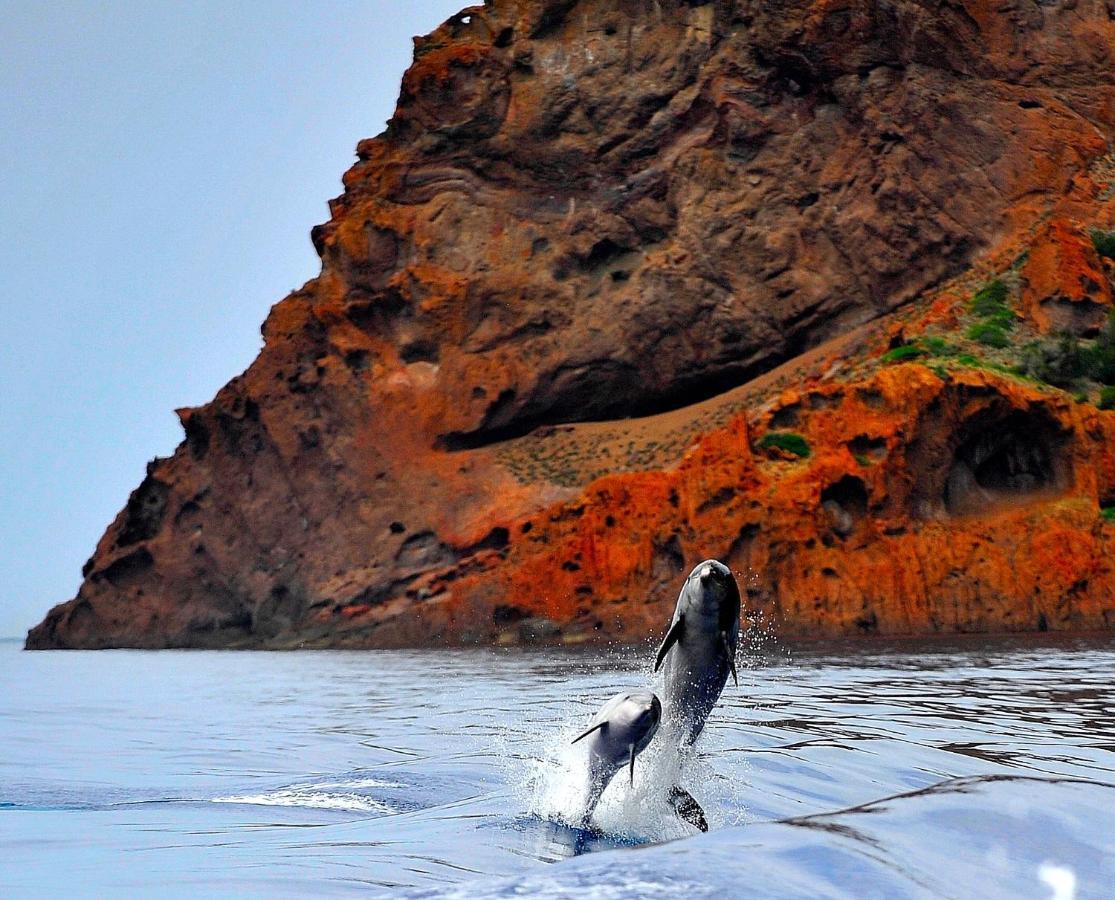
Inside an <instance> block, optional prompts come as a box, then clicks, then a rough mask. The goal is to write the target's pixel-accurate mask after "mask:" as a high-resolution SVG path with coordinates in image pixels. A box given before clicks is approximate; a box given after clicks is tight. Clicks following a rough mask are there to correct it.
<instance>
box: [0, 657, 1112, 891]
mask: <svg viewBox="0 0 1115 900" xmlns="http://www.w3.org/2000/svg"><path fill="white" fill-rule="evenodd" d="M650 658H651V654H650V652H649V650H644V651H639V652H636V651H631V650H627V651H623V652H617V653H612V654H609V653H599V652H595V653H594V652H587V653H570V652H558V651H535V652H531V653H517V652H516V653H512V652H507V653H499V652H493V651H480V650H477V651H439V652H431V651H427V652H366V653H361V652H307V653H231V652H230V653H219V652H161V653H148V652H133V651H102V652H96V653H76V652H69V653H53V652H52V653H25V652H22V651H20V650H19V645H18V644H16V643H12V642H4V643H0V895H2V896H4V897H33V896H102V897H106V896H116V895H121V894H123V895H148V896H155V895H158V896H161V897H165V896H179V895H184V896H206V897H209V896H243V895H263V894H266V895H272V896H273V895H284V896H286V895H290V896H295V895H297V896H307V895H312V896H318V895H330V894H355V893H360V894H365V895H368V894H371V895H375V894H377V893H388V892H390V893H397V892H409V893H414V894H419V895H433V896H441V895H445V894H451V895H458V896H462V897H464V896H468V897H475V896H481V897H506V896H576V897H579V898H584V897H594V896H606V897H625V896H666V895H669V896H673V895H675V894H678V893H682V895H683V896H687V897H702V896H712V895H725V894H726V895H728V896H757V897H799V896H800V897H813V896H836V897H857V898H858V897H871V896H878V897H884V896H885V897H922V896H943V897H1069V896H1073V895H1074V894H1075V896H1079V897H1088V896H1092V897H1099V896H1111V895H1112V892H1113V891H1115V887H1113V886H1115V639H1113V638H1102V639H1101V638H1078V639H1066V638H1062V639H1059V640H1056V639H1048V640H1044V641H1037V640H1033V639H1017V640H1007V639H994V640H992V639H972V640H964V641H948V642H946V641H941V642H936V643H924V642H922V643H894V644H889V645H883V644H879V643H874V644H870V645H857V644H848V645H843V646H826V647H815V648H812V649H809V650H803V651H798V652H795V653H793V654H792V655H790V654H787V653H784V652H781V653H768V654H767V655H766V656H761V655H759V654H758V652H757V651H753V652H752V654H751V655H750V657H749V660H748V662H749V665H748V666H747V668H745V669H741V671H740V685H739V688H738V689H737V688H734V687H732V686H731V684H729V686H728V687H727V688H726V690H725V693H724V697H723V699H722V701H721V705H720V706H719V707H718V708H717V710H716V712H715V713H714V714H713V718H712V719H711V720H710V723H709V727H708V729H707V731H706V735H705V738H704V739H703V742H702V745H701V751H702V753H701V758H700V759H699V760H697V761H696V762H695V763H694V764H693V766H692V767H691V768H690V769H689V770H687V771H685V772H684V773H683V776H682V778H683V783H684V784H685V785H686V786H687V787H688V788H689V789H690V791H691V792H692V793H693V794H694V795H695V796H696V797H697V798H698V799H699V800H701V801H702V803H703V805H704V807H705V810H706V812H707V814H708V817H709V820H710V824H711V825H712V829H711V831H710V832H709V833H708V834H706V835H698V834H694V833H691V830H690V829H689V828H688V826H685V825H683V824H682V823H680V822H678V821H677V820H675V819H672V818H671V817H670V816H669V815H668V814H667V811H666V808H665V806H664V804H663V803H662V800H661V782H662V781H663V780H664V779H667V778H669V777H670V773H668V772H667V771H666V770H668V769H669V767H670V765H671V760H670V759H668V758H667V757H666V755H665V754H659V755H657V756H656V755H655V753H654V752H653V745H652V749H651V750H650V751H648V752H647V754H644V755H643V756H640V758H639V760H638V763H637V765H636V773H635V785H634V788H628V787H627V785H626V783H625V779H623V778H619V779H617V780H616V783H614V784H613V785H612V787H611V788H609V791H608V793H607V794H606V796H605V800H604V802H603V803H602V805H601V808H600V810H599V814H598V821H599V822H600V823H601V824H602V825H603V826H604V828H605V830H606V834H589V833H587V832H580V831H577V830H575V829H572V828H569V827H567V826H564V825H562V824H560V818H561V816H562V814H563V813H565V814H570V815H573V814H575V807H576V804H577V797H578V791H579V787H580V786H579V782H578V772H579V769H578V758H577V756H576V752H577V748H570V747H569V744H568V742H569V739H570V738H571V737H572V736H573V735H574V734H575V733H576V731H577V729H578V726H583V723H585V722H587V721H588V719H589V717H590V716H591V714H592V713H593V712H594V711H595V709H596V708H597V707H598V706H599V704H600V703H601V702H602V701H603V700H604V699H606V698H607V697H609V696H610V695H611V694H612V693H614V692H615V691H617V690H619V689H620V688H622V687H624V686H628V685H642V684H645V683H647V681H648V680H649V679H650V673H649V660H650Z"/></svg>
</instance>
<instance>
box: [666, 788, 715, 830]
mask: <svg viewBox="0 0 1115 900" xmlns="http://www.w3.org/2000/svg"><path fill="white" fill-rule="evenodd" d="M666 799H667V801H668V802H669V804H670V806H672V807H673V810H674V812H675V813H677V815H678V818H679V819H681V820H682V821H684V822H688V823H689V824H690V825H692V826H693V827H694V828H696V829H697V830H698V831H708V820H707V819H706V818H705V811H704V810H703V809H701V804H700V803H698V802H697V801H696V800H694V799H693V795H692V794H691V793H689V791H687V790H685V788H682V787H679V786H678V785H676V784H675V785H674V786H673V787H672V788H670V793H669V795H668V796H667V798H666Z"/></svg>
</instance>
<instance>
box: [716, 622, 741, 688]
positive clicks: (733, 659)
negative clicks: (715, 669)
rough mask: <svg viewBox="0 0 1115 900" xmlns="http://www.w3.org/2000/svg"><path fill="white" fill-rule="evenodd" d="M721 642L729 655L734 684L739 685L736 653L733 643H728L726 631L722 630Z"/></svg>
mask: <svg viewBox="0 0 1115 900" xmlns="http://www.w3.org/2000/svg"><path fill="white" fill-rule="evenodd" d="M720 643H722V644H723V645H724V653H725V655H727V657H728V668H730V669H731V670H732V684H734V685H735V686H736V687H739V679H738V678H737V677H736V654H735V653H734V652H733V651H732V645H731V644H729V643H728V635H727V633H726V632H723V631H722V632H720Z"/></svg>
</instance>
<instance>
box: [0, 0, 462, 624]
mask: <svg viewBox="0 0 1115 900" xmlns="http://www.w3.org/2000/svg"><path fill="white" fill-rule="evenodd" d="M466 5H468V4H467V2H465V0H407V2H405V3H399V2H397V0H364V2H360V0H347V2H343V3H342V2H324V0H314V2H312V3H306V2H297V3H296V2H280V0H274V2H271V0H269V2H266V3H264V2H259V3H249V2H237V3H227V2H220V3H216V2H213V3H202V2H189V3H171V2H142V3H141V2H133V3H122V2H120V3H93V2H87V3H78V2H55V3H43V2H35V3H18V2H17V3H12V2H7V3H5V4H4V14H3V15H2V16H0V156H2V163H0V298H2V302H3V320H4V328H3V336H2V344H0V346H2V347H3V350H2V353H0V448H2V449H0V636H15V635H22V634H23V633H24V632H25V631H26V629H27V628H29V627H30V626H31V625H33V624H34V623H35V622H37V621H38V620H39V619H41V618H42V616H43V614H44V613H45V612H46V611H47V609H48V608H49V607H51V606H53V605H54V604H55V603H57V602H59V601H62V600H66V599H69V598H70V597H72V596H73V595H74V593H75V592H76V590H77V588H78V585H79V584H80V582H81V566H82V563H84V562H85V560H86V559H87V558H88V557H89V556H90V555H91V553H92V551H93V548H94V546H95V544H96V542H97V540H98V539H99V538H100V536H101V534H102V533H103V532H104V529H105V526H106V525H108V523H109V522H110V521H111V520H112V518H113V517H114V516H115V515H116V513H117V512H118V511H119V510H120V509H121V508H122V507H123V505H124V502H125V501H126V500H127V496H128V493H129V492H130V491H131V490H132V489H133V488H135V487H136V486H137V485H138V484H139V482H140V480H141V479H142V478H143V473H144V466H145V464H146V463H147V461H148V460H149V459H151V458H152V457H154V456H165V455H168V454H170V453H171V452H172V451H173V450H174V448H175V446H176V445H177V444H178V442H179V441H180V440H181V437H182V433H181V428H180V427H179V425H178V421H177V419H176V417H175V415H174V412H173V410H174V408H175V407H179V406H192V405H197V404H200V403H204V402H206V401H208V400H210V399H211V398H212V396H213V395H214V393H216V391H217V389H218V388H219V387H220V386H221V385H223V384H224V383H225V382H226V381H228V379H229V378H231V377H232V376H233V375H236V374H237V373H239V372H241V371H242V370H243V369H244V368H246V367H247V365H248V364H249V363H250V362H251V361H252V359H253V358H254V357H255V355H256V353H257V352H258V350H259V347H260V336H259V326H260V324H261V323H262V321H263V319H264V316H265V315H266V313H267V310H268V308H269V307H270V306H271V305H272V304H273V303H275V302H276V301H278V300H279V299H281V298H282V297H283V296H284V295H285V294H286V293H287V292H289V291H290V290H291V289H292V288H295V287H298V286H300V285H301V284H303V283H304V282H305V281H306V280H307V279H309V278H312V277H313V276H315V275H316V274H317V272H318V259H317V256H316V255H315V254H314V252H313V247H312V246H311V244H310V240H309V230H310V228H311V227H312V226H313V225H315V224H317V223H318V222H323V221H325V220H326V219H327V218H328V211H327V209H326V201H327V200H328V199H329V198H330V197H333V196H336V195H337V194H339V193H340V192H341V184H340V177H341V174H342V173H343V172H344V171H345V169H347V168H348V167H349V165H350V164H351V163H352V161H353V159H354V155H353V150H354V148H355V146H356V142H357V141H358V140H359V139H360V138H363V137H370V136H372V135H375V134H377V133H379V132H380V131H381V130H382V129H383V125H384V122H385V120H386V119H387V118H388V116H390V114H391V111H392V109H393V107H394V103H395V98H396V96H397V95H398V87H399V78H400V76H401V75H402V72H403V69H404V68H405V67H406V65H407V64H408V63H409V61H410V55H411V40H410V38H411V36H412V35H415V34H425V33H427V32H429V31H430V30H432V29H433V28H435V27H436V26H437V25H438V24H439V23H440V22H442V21H444V20H445V19H446V18H447V17H448V16H449V15H451V14H452V13H454V12H456V11H457V10H458V9H461V8H462V7H463V6H466Z"/></svg>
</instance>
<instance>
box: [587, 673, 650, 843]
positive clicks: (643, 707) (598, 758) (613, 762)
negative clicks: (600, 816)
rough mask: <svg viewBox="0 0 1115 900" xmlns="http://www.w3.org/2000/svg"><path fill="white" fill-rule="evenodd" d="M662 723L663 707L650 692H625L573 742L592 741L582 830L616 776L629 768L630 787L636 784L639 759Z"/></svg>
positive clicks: (589, 743) (605, 707) (602, 709)
mask: <svg viewBox="0 0 1115 900" xmlns="http://www.w3.org/2000/svg"><path fill="white" fill-rule="evenodd" d="M661 719H662V703H661V701H659V699H658V698H657V697H656V696H655V695H654V694H653V693H652V692H651V691H646V690H635V691H621V692H620V693H618V694H616V695H615V696H614V697H613V698H612V699H611V700H609V701H608V702H607V703H605V704H604V705H603V706H602V707H601V708H600V712H598V713H597V714H596V716H595V717H593V720H592V724H591V725H590V726H589V728H588V729H587V730H586V731H583V732H582V733H581V734H579V735H578V736H577V737H575V738H574V739H573V743H574V744H576V743H577V742H578V741H582V740H586V739H587V740H588V759H589V789H588V802H587V804H586V807H585V811H584V813H583V815H582V816H581V826H582V827H584V826H585V825H587V824H588V821H589V819H591V818H592V814H593V812H595V810H596V804H597V803H599V802H600V796H601V794H603V793H604V789H605V788H606V787H607V786H608V785H609V783H611V780H612V778H613V777H614V776H615V774H616V772H618V771H619V770H620V769H622V768H623V767H624V766H627V767H628V771H629V773H630V774H629V776H628V777H629V778H630V783H631V784H634V783H635V757H636V756H638V755H639V754H640V753H642V752H643V750H645V749H646V747H647V745H648V744H649V743H650V742H651V739H652V738H653V737H654V735H655V733H656V732H657V731H658V723H659V722H660V721H661Z"/></svg>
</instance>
